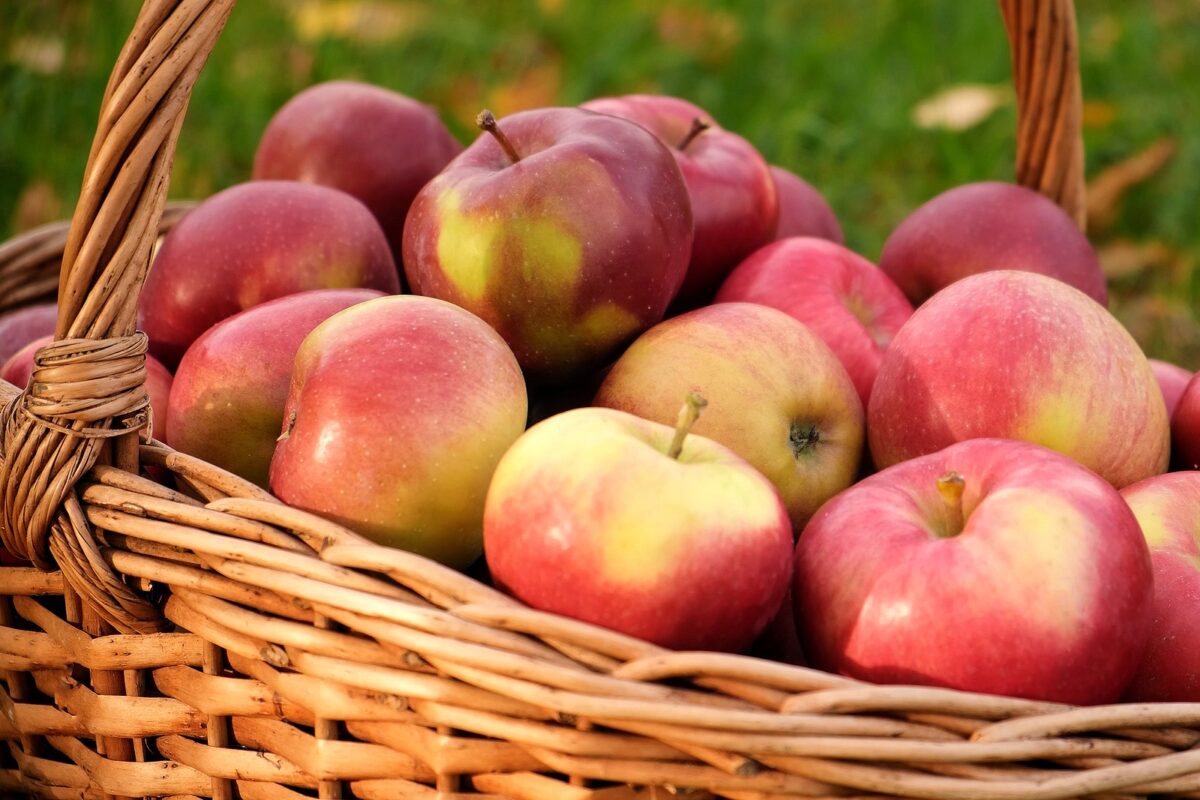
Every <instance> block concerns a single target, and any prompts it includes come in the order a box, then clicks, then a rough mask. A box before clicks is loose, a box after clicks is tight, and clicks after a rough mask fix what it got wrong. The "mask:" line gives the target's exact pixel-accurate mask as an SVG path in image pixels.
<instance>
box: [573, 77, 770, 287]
mask: <svg viewBox="0 0 1200 800" xmlns="http://www.w3.org/2000/svg"><path fill="white" fill-rule="evenodd" d="M580 107H581V108H586V109H589V110H591V111H598V112H600V113H602V114H611V115H613V116H615V117H621V118H623V119H627V120H630V121H631V122H636V123H637V124H639V125H641V126H642V127H644V128H646V129H647V130H648V131H650V132H651V133H653V134H654V135H655V136H657V137H658V138H659V140H660V141H662V143H663V144H664V145H665V146H666V147H667V148H669V149H670V151H671V154H672V155H673V156H675V160H676V161H677V162H679V168H680V170H681V171H682V172H683V179H684V181H685V182H686V183H687V190H688V196H689V197H690V198H691V203H692V215H693V217H694V218H695V222H696V238H695V243H694V244H693V246H692V255H691V263H690V264H689V265H688V271H687V278H686V279H685V280H684V282H683V287H682V288H681V289H680V290H679V299H678V301H677V303H676V307H677V308H681V309H686V308H695V307H696V306H699V305H703V304H704V303H705V302H707V301H708V299H709V298H711V297H712V294H713V292H714V291H716V288H717V286H718V285H720V283H721V280H722V279H723V278H724V277H725V276H726V275H728V274H729V271H730V270H731V269H733V268H734V267H735V266H736V265H737V263H738V262H739V261H741V260H742V259H743V258H745V257H746V256H748V255H750V254H751V253H753V252H754V251H755V250H757V249H758V248H760V247H762V246H763V245H764V244H767V243H768V242H770V241H771V240H772V239H773V238H774V236H775V229H776V227H777V226H778V224H779V198H778V195H777V193H776V188H775V181H774V179H773V178H772V177H771V171H770V167H769V165H768V164H767V162H766V161H765V160H764V159H763V157H762V155H761V154H759V152H758V150H757V149H755V147H754V145H752V144H750V142H748V141H746V140H745V139H743V138H742V137H741V136H738V135H737V134H736V133H733V132H731V131H727V130H725V129H723V128H721V127H720V126H718V125H717V124H716V122H715V121H714V120H713V118H712V115H711V114H709V113H708V112H706V111H705V110H704V109H702V108H700V107H699V106H696V105H693V104H692V103H689V102H688V101H686V100H681V99H679V98H677V97H667V96H664V95H639V94H631V95H624V96H622V97H604V98H599V99H596V100H589V101H588V102H586V103H584V104H583V105H582V106H580ZM697 118H698V119H701V120H703V121H704V122H707V123H709V124H710V125H711V127H710V128H709V129H708V130H706V131H704V132H702V133H701V134H699V135H698V136H696V137H695V138H694V139H693V140H692V141H691V143H690V144H688V146H687V147H686V148H684V149H682V150H681V149H679V144H680V143H681V142H682V141H683V140H684V139H685V138H686V137H687V135H688V131H689V130H690V129H691V127H692V121H693V120H695V119H697Z"/></svg>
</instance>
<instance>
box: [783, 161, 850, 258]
mask: <svg viewBox="0 0 1200 800" xmlns="http://www.w3.org/2000/svg"><path fill="white" fill-rule="evenodd" d="M771 178H772V179H773V180H774V181H775V193H776V195H777V196H778V197H779V224H778V225H777V226H776V228H775V240H776V241H779V240H780V239H789V238H791V237H793V236H816V237H817V238H819V239H828V240H829V241H831V242H834V243H835V244H843V243H844V242H845V241H846V239H845V237H844V236H843V235H842V226H841V224H840V223H839V222H838V218H837V215H835V214H834V213H833V209H832V208H830V207H829V203H827V202H826V201H825V198H824V197H822V196H821V193H820V192H818V191H817V190H816V189H814V188H813V186H812V184H810V183H809V182H808V181H806V180H804V179H803V178H801V177H800V176H799V175H797V174H795V173H794V172H788V171H787V170H786V169H784V168H783V167H776V166H774V165H772V166H771Z"/></svg>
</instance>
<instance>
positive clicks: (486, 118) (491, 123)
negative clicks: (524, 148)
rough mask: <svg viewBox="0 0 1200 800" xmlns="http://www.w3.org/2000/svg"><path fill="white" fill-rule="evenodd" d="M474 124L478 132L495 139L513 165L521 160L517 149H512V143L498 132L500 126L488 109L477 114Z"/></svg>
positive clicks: (502, 133)
mask: <svg viewBox="0 0 1200 800" xmlns="http://www.w3.org/2000/svg"><path fill="white" fill-rule="evenodd" d="M475 124H476V125H478V126H479V129H480V130H483V131H487V132H488V133H490V134H491V135H492V136H494V137H496V141H497V142H499V143H500V147H501V148H502V149H503V150H504V152H505V154H506V155H507V156H508V157H509V158H510V159H511V160H512V162H513V163H514V164H515V163H517V162H518V161H520V160H521V156H520V154H519V153H517V148H515V147H513V143H512V142H511V141H509V138H508V137H507V136H505V135H504V131H502V130H500V124H499V123H498V122H496V115H495V114H493V113H492V112H491V111H490V110H489V109H486V108H485V109H484V110H483V111H480V112H479V115H478V116H477V117H475Z"/></svg>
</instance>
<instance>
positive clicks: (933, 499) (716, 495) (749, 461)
mask: <svg viewBox="0 0 1200 800" xmlns="http://www.w3.org/2000/svg"><path fill="white" fill-rule="evenodd" d="M478 124H479V127H480V129H481V132H480V135H479V136H478V138H477V139H476V140H475V141H474V142H473V143H472V144H471V145H470V146H469V147H467V148H466V149H463V148H462V147H461V146H460V145H459V143H458V142H456V141H455V140H454V138H453V137H452V136H451V135H450V133H449V132H448V131H447V130H446V128H445V127H444V126H443V125H442V123H441V121H440V119H439V118H438V115H437V113H436V111H434V110H433V109H431V108H429V107H427V106H425V105H422V104H420V103H418V102H415V101H413V100H410V99H408V98H405V97H403V96H400V95H397V94H395V93H392V92H390V91H387V90H384V89H381V88H378V87H373V86H367V85H364V84H358V83H353V82H346V81H339V82H332V83H328V84H321V85H319V86H316V87H313V88H311V89H308V90H306V91H304V92H302V93H301V94H299V95H297V96H296V97H295V98H293V99H292V100H291V101H290V102H289V103H288V104H287V105H285V106H284V107H283V108H282V109H281V110H280V111H279V112H278V113H277V115H276V116H275V117H274V119H273V120H272V121H271V123H270V125H269V126H268V128H267V130H266V132H265V133H264V136H263V138H262V141H261V143H260V146H259V149H258V152H257V154H256V157H255V162H254V171H253V180H251V181H249V182H246V183H243V184H240V185H238V186H235V187H233V188H230V189H227V190H225V191H223V192H220V193H219V194H216V195H214V196H212V197H211V198H209V199H207V200H206V201H204V202H203V203H201V204H200V205H199V206H197V207H196V208H195V209H194V210H193V211H191V212H190V213H189V214H188V215H187V216H186V217H185V218H184V219H183V220H182V221H181V222H180V223H179V224H178V226H177V227H176V228H175V229H174V230H173V231H172V232H171V233H170V234H169V235H168V236H167V237H166V238H165V240H164V241H163V243H162V245H161V248H160V250H159V251H158V253H157V256H156V259H155V262H154V264H153V267H152V269H151V271H150V274H149V277H148V280H147V282H146V286H145V289H144V291H143V293H142V295H141V300H140V303H141V305H140V326H141V328H142V329H143V330H144V331H145V332H146V333H147V334H148V336H149V338H150V341H151V352H152V354H153V356H154V358H153V359H151V367H150V372H149V378H148V386H149V392H150V396H151V402H152V406H153V409H154V412H153V419H154V431H155V435H156V436H157V437H158V438H161V439H164V440H165V441H166V442H167V443H168V444H170V445H171V446H173V447H176V448H178V449H180V450H183V451H185V452H188V453H192V454H194V455H197V456H199V457H201V458H204V459H206V460H207V461H209V462H211V463H213V464H216V465H218V466H221V467H224V468H226V469H229V470H231V471H233V472H235V473H237V474H239V475H242V476H243V477H245V478H247V479H248V480H251V481H254V482H255V483H258V484H260V485H262V486H264V487H269V488H270V490H271V491H272V492H274V493H275V494H276V495H277V496H278V497H280V498H281V499H282V500H284V501H285V502H287V503H289V504H291V505H294V506H297V507H300V508H305V509H309V510H311V511H314V512H316V513H319V514H322V515H324V516H326V517H328V518H330V519H333V520H335V521H337V522H339V523H341V524H344V525H346V526H347V527H349V528H351V529H353V530H356V531H358V532H360V533H362V534H364V535H365V536H368V537H370V538H371V539H373V540H375V541H377V542H380V543H382V544H386V545H390V546H395V547H401V548H405V549H408V550H412V551H414V552H417V553H420V554H422V555H425V556H428V557H431V558H434V559H437V560H439V561H441V562H443V563H446V564H449V565H452V566H454V567H457V568H462V569H468V568H472V566H473V565H475V566H474V568H475V569H476V570H477V572H478V571H480V570H482V566H481V565H482V564H483V563H484V562H486V570H487V572H488V573H489V574H490V577H491V579H492V580H493V581H494V582H495V583H496V585H498V586H500V587H501V588H503V589H505V590H506V591H508V592H510V593H512V594H513V595H515V596H516V597H518V598H520V599H521V600H523V601H524V602H526V603H528V604H530V605H532V606H534V607H537V608H541V609H545V610H548V611H552V612H554V613H558V614H562V615H566V616H570V617H573V618H577V619H581V620H586V621H589V622H593V623H596V624H599V625H603V626H606V627H608V628H611V629H613V630H616V631H620V632H623V633H627V634H630V635H633V636H637V637H640V638H643V639H645V640H648V641H652V642H656V643H659V644H661V645H664V646H667V647H672V648H678V649H717V650H727V651H746V650H747V649H748V648H753V651H754V652H756V653H759V654H762V655H765V656H768V657H775V658H780V659H784V660H790V661H798V660H800V659H801V658H803V659H806V660H807V662H808V663H811V664H813V665H815V666H818V667H821V668H824V669H827V670H831V671H836V672H840V673H843V674H847V675H851V676H856V677H860V678H864V679H867V680H871V681H875V682H905V683H920V684H931V685H939V686H951V687H957V688H962V689H968V690H973V691H981V692H992V693H999V694H1008V695H1015V696H1021V697H1030V698H1040V699H1047V700H1056V701H1063V702H1072V703H1100V702H1111V701H1116V700H1118V699H1121V698H1126V699H1138V700H1191V701H1197V700H1200V472H1196V471H1195V468H1196V467H1197V465H1198V464H1200V379H1198V378H1193V376H1192V375H1191V373H1189V372H1187V371H1186V370H1183V369H1181V368H1179V367H1175V366H1173V365H1169V364H1163V363H1161V362H1160V363H1152V362H1150V361H1148V360H1147V358H1146V357H1145V355H1144V354H1143V353H1142V350H1141V349H1140V348H1139V346H1138V345H1137V343H1136V342H1134V340H1133V339H1132V338H1131V337H1130V336H1129V334H1128V333H1127V332H1126V331H1125V330H1124V329H1123V328H1122V327H1121V325H1120V324H1119V323H1118V322H1117V321H1116V320H1115V319H1114V318H1113V317H1112V316H1111V315H1110V314H1109V312H1108V311H1107V310H1106V303H1107V295H1106V288H1105V281H1104V276H1103V274H1102V272H1101V270H1100V266H1099V263H1098V261H1097V259H1096V256H1095V253H1094V252H1093V250H1092V248H1091V246H1090V245H1089V243H1088V241H1087V239H1086V238H1085V237H1084V236H1083V235H1082V234H1081V233H1080V232H1079V230H1078V229H1077V227H1076V226H1075V225H1074V223H1073V222H1072V220H1071V219H1070V218H1069V217H1068V216H1067V215H1066V214H1065V213H1064V212H1063V211H1062V210H1060V209H1059V208H1058V207H1057V206H1056V205H1054V204H1053V203H1052V202H1050V201H1049V200H1047V199H1045V198H1043V197H1042V196H1040V195H1039V194H1037V193H1035V192H1032V191H1030V190H1027V189H1024V188H1021V187H1017V186H1012V185H1008V184H1002V183H980V184H972V185H967V186H962V187H958V188H956V189H952V190H950V191H948V192H946V193H944V194H942V195H940V196H938V197H936V198H934V199H932V200H930V201H929V202H928V203H926V204H925V205H924V206H922V207H920V208H919V209H917V210H916V211H915V212H913V214H912V215H911V216H910V217H909V218H908V219H907V220H905V221H904V222H903V223H902V224H901V225H900V226H899V227H898V228H897V229H896V230H895V231H894V232H893V233H892V235H891V237H890V238H889V240H888V242H887V245H886V247H885V248H884V251H883V253H882V256H881V259H880V263H879V266H876V265H875V264H873V263H871V262H870V261H868V260H867V259H865V258H864V257H862V256H860V255H858V254H856V253H854V252H852V251H850V250H849V249H847V248H846V247H844V246H843V244H842V233H841V229H840V227H839V225H838V222H837V219H836V218H835V217H834V215H833V212H832V211H831V210H830V208H829V206H828V205H827V204H826V203H825V201H824V200H823V199H822V198H821V196H820V195H819V194H818V193H817V192H816V191H815V190H814V189H813V188H812V187H811V186H809V185H808V184H807V183H805V182H804V181H803V180H801V179H800V178H799V177H797V176H795V175H793V174H791V173H788V172H786V171H784V170H781V169H779V168H777V167H772V166H769V165H768V163H767V162H766V161H765V160H764V159H763V157H762V156H761V155H760V154H759V153H758V152H757V151H756V150H755V148H754V147H753V146H752V145H751V144H750V143H749V142H747V141H746V140H745V139H743V138H741V137H740V136H738V135H736V134H735V133H732V132H730V131H728V130H725V129H723V128H721V127H720V126H719V125H718V124H717V123H716V122H715V121H714V120H713V119H712V117H711V116H710V115H708V114H707V113H705V112H704V111H703V110H702V109H700V108H698V107H696V106H695V105H693V104H691V103H689V102H686V101H684V100H680V99H677V98H670V97H656V96H627V97H615V98H604V99H597V100H593V101H590V102H588V103H585V104H583V106H581V107H579V108H543V109H536V110H530V111H524V112H520V113H516V114H512V115H510V116H507V117H505V118H503V119H499V120H498V119H496V118H495V117H494V116H493V115H491V114H490V112H486V111H485V112H482V113H481V114H480V116H479V119H478ZM402 285H404V286H406V287H407V288H408V290H409V293H407V294H401V293H400V292H401V288H402ZM914 306H915V311H914ZM53 316H54V310H53V306H50V307H49V308H31V309H26V310H23V311H21V312H17V313H15V314H13V315H11V316H10V317H9V318H7V319H4V320H0V362H2V361H4V360H5V359H8V357H9V356H10V355H11V356H12V357H11V358H10V359H8V363H7V365H6V366H5V367H4V370H5V371H4V373H3V377H5V378H6V379H8V380H10V381H12V382H15V383H20V384H23V383H24V382H25V381H27V380H28V378H29V371H30V369H31V365H32V353H33V352H34V351H35V350H36V348H37V347H38V346H39V343H40V340H39V341H37V342H34V343H33V344H29V345H28V346H25V347H24V348H23V349H21V350H20V351H19V352H17V353H15V355H14V354H13V352H12V351H13V350H15V349H16V346H20V345H26V343H27V342H30V341H32V340H34V339H36V338H37V337H38V336H41V335H43V334H44V333H48V332H49V331H50V329H51V328H52V326H53ZM5 348H8V350H7V351H6V350H5ZM172 373H173V377H172ZM1172 435H1173V436H1174V445H1173V447H1174V464H1175V466H1176V467H1177V468H1179V469H1181V470H1183V471H1177V472H1172V473H1166V470H1167V469H1168V466H1169V459H1170V457H1171V454H1172ZM481 556H482V557H483V558H482V560H481Z"/></svg>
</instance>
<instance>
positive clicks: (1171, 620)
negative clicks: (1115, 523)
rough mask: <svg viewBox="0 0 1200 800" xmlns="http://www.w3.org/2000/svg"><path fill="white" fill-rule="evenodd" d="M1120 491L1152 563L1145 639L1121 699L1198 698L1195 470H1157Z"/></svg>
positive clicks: (1199, 580) (1199, 561)
mask: <svg viewBox="0 0 1200 800" xmlns="http://www.w3.org/2000/svg"><path fill="white" fill-rule="evenodd" d="M1121 496H1122V497H1124V498H1125V501H1126V502H1127V503H1129V507H1130V508H1131V509H1132V510H1133V514H1134V516H1136V517H1137V521H1138V524H1139V525H1141V528H1142V535H1143V536H1145V537H1146V543H1147V544H1148V545H1149V546H1150V563H1151V564H1152V565H1153V568H1154V612H1153V615H1152V619H1151V622H1150V643H1149V645H1148V646H1147V648H1146V655H1145V657H1144V658H1143V659H1142V662H1141V666H1140V667H1139V668H1138V671H1137V674H1135V675H1134V677H1133V681H1132V683H1130V685H1129V688H1128V690H1127V691H1126V693H1125V699H1126V700H1130V701H1133V702H1138V703H1142V702H1180V703H1182V702H1186V703H1200V472H1172V473H1169V474H1167V475H1156V476H1154V477H1153V478H1147V479H1146V480H1144V481H1140V482H1138V483H1135V484H1134V485H1132V486H1126V487H1125V488H1124V489H1122V490H1121Z"/></svg>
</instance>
